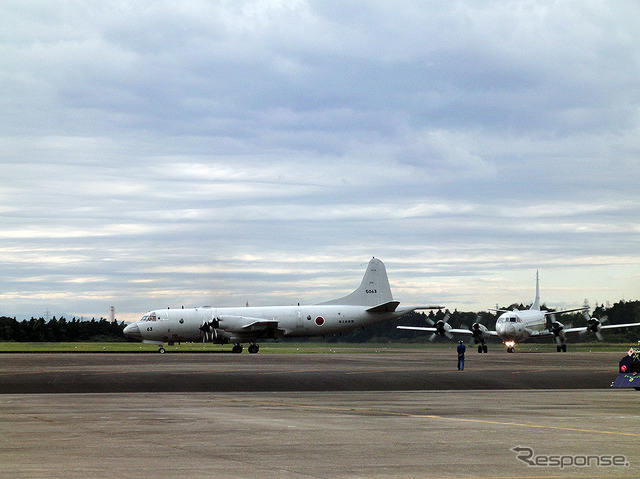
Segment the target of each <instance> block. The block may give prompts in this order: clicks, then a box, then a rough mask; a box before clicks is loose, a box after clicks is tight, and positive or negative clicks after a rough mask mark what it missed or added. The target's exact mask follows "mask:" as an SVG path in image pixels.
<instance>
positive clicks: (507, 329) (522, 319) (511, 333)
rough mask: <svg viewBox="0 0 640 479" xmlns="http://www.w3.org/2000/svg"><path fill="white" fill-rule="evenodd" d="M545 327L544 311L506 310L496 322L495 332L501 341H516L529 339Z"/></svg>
mask: <svg viewBox="0 0 640 479" xmlns="http://www.w3.org/2000/svg"><path fill="white" fill-rule="evenodd" d="M544 328H545V314H544V311H538V310H533V311H532V310H524V311H518V310H516V311H507V312H506V313H503V314H501V315H500V317H499V318H498V320H497V322H496V333H497V335H498V337H499V338H500V339H502V341H503V342H507V341H515V342H517V343H519V342H522V341H525V340H527V339H529V338H530V337H531V336H532V335H534V334H535V333H537V332H540V331H542V330H543V329H544Z"/></svg>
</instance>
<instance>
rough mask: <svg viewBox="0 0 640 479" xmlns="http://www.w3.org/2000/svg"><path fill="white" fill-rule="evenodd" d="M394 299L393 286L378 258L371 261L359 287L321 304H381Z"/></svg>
mask: <svg viewBox="0 0 640 479" xmlns="http://www.w3.org/2000/svg"><path fill="white" fill-rule="evenodd" d="M392 301H393V296H392V294H391V286H389V279H388V278H387V270H386V268H385V267H384V263H383V262H382V261H380V260H379V259H377V258H373V259H372V260H371V261H369V265H368V266H367V271H366V272H365V273H364V277H363V278H362V282H361V283H360V286H358V289H356V290H355V291H353V292H352V293H351V294H348V295H347V296H344V297H342V298H338V299H334V300H331V301H327V302H325V303H320V304H346V305H351V306H379V305H383V304H387V303H390V302H392Z"/></svg>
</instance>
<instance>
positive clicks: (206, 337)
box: [199, 318, 220, 343]
mask: <svg viewBox="0 0 640 479" xmlns="http://www.w3.org/2000/svg"><path fill="white" fill-rule="evenodd" d="M219 327H220V321H219V320H218V319H215V318H214V319H212V320H211V321H206V320H205V321H203V322H202V326H200V328H199V329H200V331H202V342H203V343H204V342H207V341H213V340H214V339H216V338H217V337H218V331H216V328H219Z"/></svg>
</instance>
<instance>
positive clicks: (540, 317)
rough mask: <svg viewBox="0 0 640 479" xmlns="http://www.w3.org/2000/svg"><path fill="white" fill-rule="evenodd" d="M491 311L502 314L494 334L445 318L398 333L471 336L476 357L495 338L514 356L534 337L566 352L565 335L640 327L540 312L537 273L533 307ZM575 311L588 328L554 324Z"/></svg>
mask: <svg viewBox="0 0 640 479" xmlns="http://www.w3.org/2000/svg"><path fill="white" fill-rule="evenodd" d="M489 310H490V311H497V312H499V313H502V314H501V315H500V316H499V317H498V320H497V321H496V329H495V331H491V330H489V329H488V328H487V327H486V326H484V325H483V324H480V322H479V321H476V322H475V323H473V325H472V326H471V328H469V329H454V328H452V327H451V326H450V325H449V324H448V323H447V320H448V317H447V316H445V318H444V319H441V320H440V321H438V322H437V323H433V322H431V323H432V324H433V327H431V328H424V327H415V326H398V329H409V330H413V331H426V332H430V333H432V334H431V336H430V338H429V339H430V340H431V341H433V339H434V338H435V337H436V335H437V334H439V335H440V336H446V337H448V338H449V339H451V338H452V337H453V335H454V334H460V335H467V336H472V337H473V340H474V342H475V344H477V345H478V352H479V353H483V352H484V353H486V352H487V350H488V348H487V344H486V341H487V339H489V338H490V337H492V336H494V337H498V338H500V339H501V340H502V342H503V344H504V345H505V346H506V347H507V352H509V353H512V352H514V348H515V345H516V343H519V342H522V341H526V340H527V339H529V338H535V337H545V336H549V337H553V341H554V342H555V343H556V346H557V351H558V352H560V351H563V352H566V351H567V345H566V344H565V339H566V336H565V335H566V334H569V333H580V334H586V333H593V334H595V336H596V337H597V338H598V339H599V340H602V334H601V332H600V331H602V330H603V329H613V328H625V327H630V326H640V323H628V324H610V325H607V326H603V323H605V322H606V321H607V318H606V317H603V318H601V319H598V318H592V317H590V316H589V314H588V313H587V311H588V310H589V307H588V306H583V307H580V308H573V309H565V310H562V311H544V310H541V309H540V281H539V278H538V272H537V271H536V297H535V299H534V300H533V303H532V304H531V306H530V307H529V309H526V310H522V311H520V310H518V309H514V310H512V311H509V310H504V309H489ZM574 311H582V312H583V314H584V316H585V319H586V320H587V326H583V327H580V328H567V329H565V327H564V324H562V323H561V322H560V321H556V319H555V315H556V314H562V313H571V312H574Z"/></svg>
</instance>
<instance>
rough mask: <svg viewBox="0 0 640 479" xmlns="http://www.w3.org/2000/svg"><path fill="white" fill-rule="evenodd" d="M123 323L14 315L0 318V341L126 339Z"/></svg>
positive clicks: (101, 319)
mask: <svg viewBox="0 0 640 479" xmlns="http://www.w3.org/2000/svg"><path fill="white" fill-rule="evenodd" d="M124 327H125V324H124V322H122V323H117V322H113V323H112V322H110V321H107V320H106V319H104V318H100V319H99V320H96V319H92V320H91V321H82V320H79V319H76V318H73V319H72V320H71V321H67V320H66V319H65V318H60V319H56V318H55V317H53V318H52V319H50V320H49V321H45V319H44V318H38V319H36V318H31V319H30V320H28V321H27V320H26V319H25V320H24V321H20V322H19V321H17V320H16V318H8V317H6V316H3V317H0V341H15V342H115V341H126V338H125V336H124V334H123V332H122V331H123V329H124Z"/></svg>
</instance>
